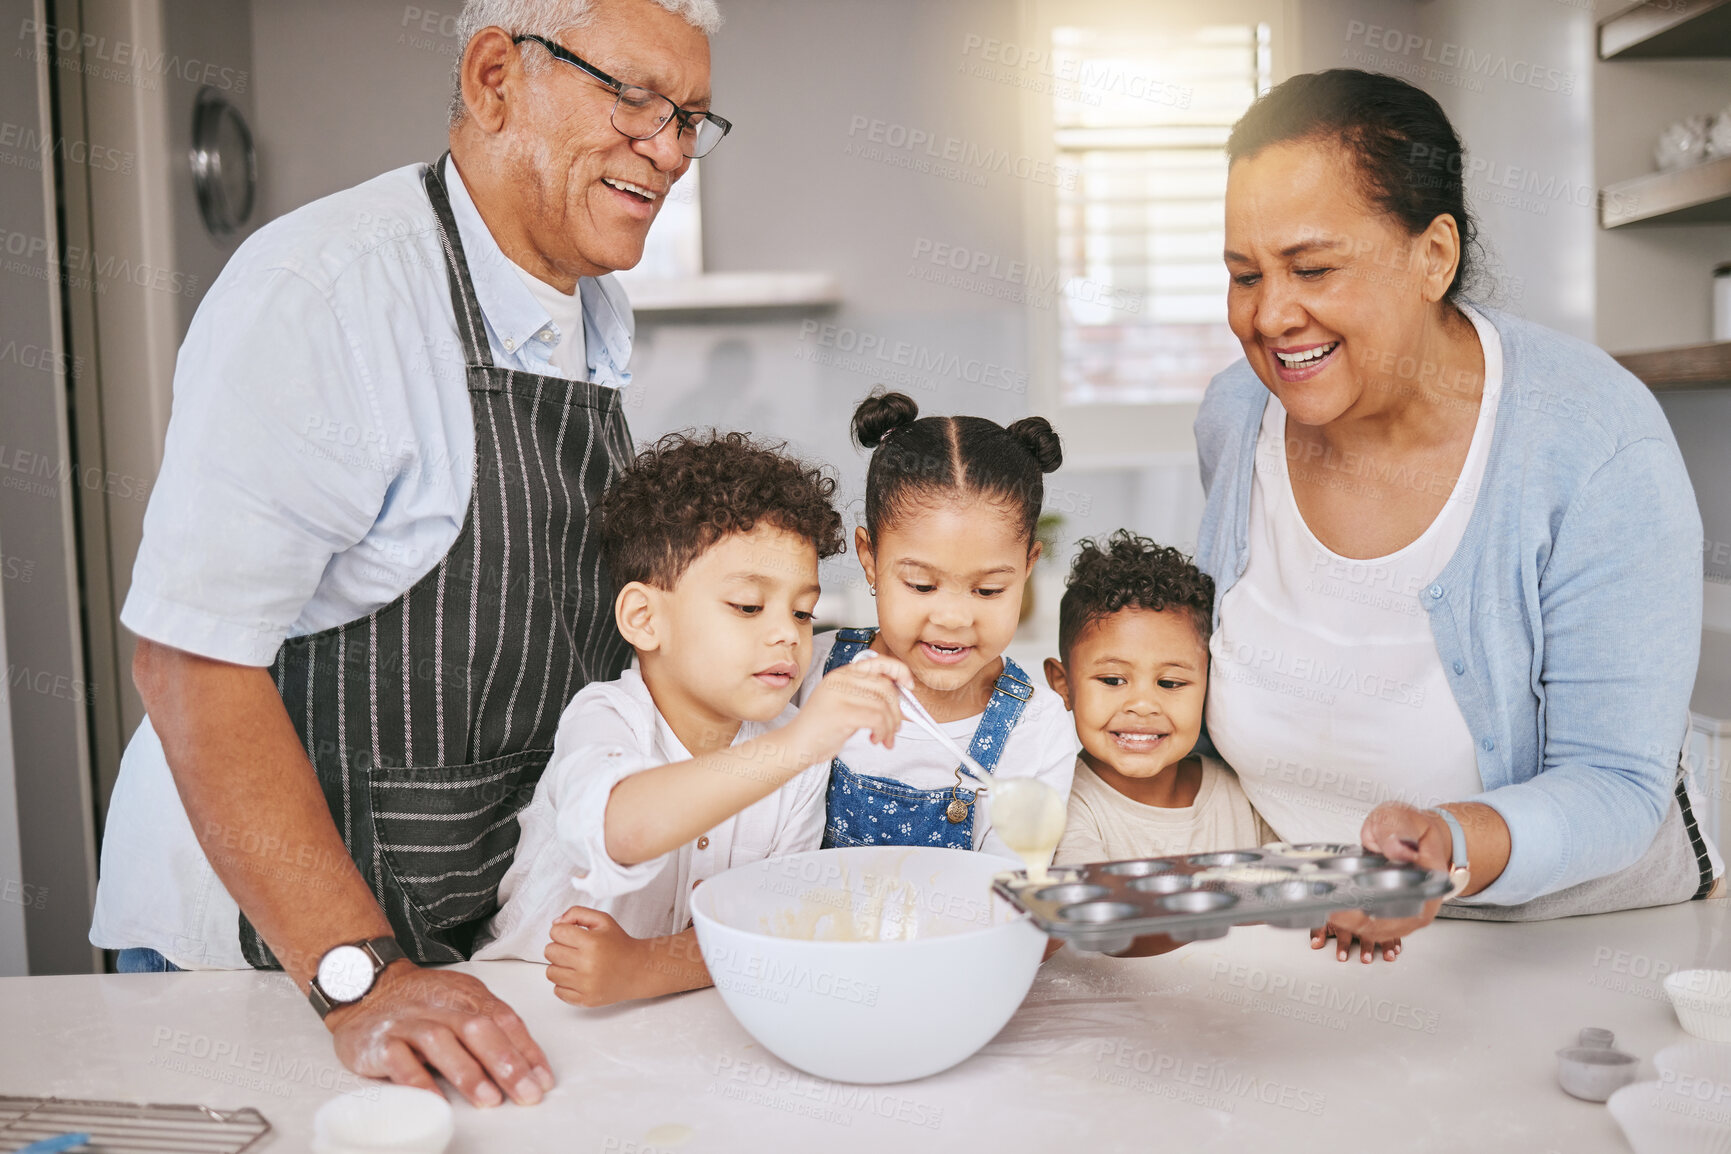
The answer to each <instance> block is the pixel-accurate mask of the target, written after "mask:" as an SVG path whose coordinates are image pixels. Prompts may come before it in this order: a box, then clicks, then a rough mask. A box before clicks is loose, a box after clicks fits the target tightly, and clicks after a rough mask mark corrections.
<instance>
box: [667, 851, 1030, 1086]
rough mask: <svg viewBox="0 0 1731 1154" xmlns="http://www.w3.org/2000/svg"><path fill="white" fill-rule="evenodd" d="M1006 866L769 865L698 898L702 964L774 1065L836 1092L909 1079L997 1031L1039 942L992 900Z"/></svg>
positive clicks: (855, 859)
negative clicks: (829, 1083) (839, 1087)
mask: <svg viewBox="0 0 1731 1154" xmlns="http://www.w3.org/2000/svg"><path fill="white" fill-rule="evenodd" d="M1006 868H1009V867H1008V863H1006V862H1004V861H1002V860H1000V859H999V858H996V857H993V856H991V855H988V854H979V853H970V852H968V851H966V850H955V849H934V848H930V847H924V846H860V847H850V848H846V849H827V850H813V851H811V852H809V853H800V854H790V855H789V856H787V857H782V858H771V859H769V860H767V861H760V862H754V863H752V864H751V865H747V866H741V867H740V868H738V869H733V870H729V871H728V872H726V873H724V874H720V875H718V876H716V877H713V878H710V879H709V880H707V881H705V882H704V883H703V884H702V885H700V886H698V887H697V892H696V893H695V894H694V895H692V900H691V912H692V920H693V921H694V922H695V923H696V926H697V941H698V945H699V947H700V948H701V949H702V951H703V960H704V962H705V963H706V964H707V965H708V967H709V973H710V976H711V977H712V978H714V979H715V986H716V989H718V990H720V991H721V997H722V1000H723V1001H725V1002H726V1003H727V1008H728V1009H729V1010H731V1011H733V1016H734V1017H735V1018H738V1019H739V1024H740V1025H742V1026H744V1027H745V1028H746V1030H747V1031H748V1032H749V1033H750V1034H751V1036H752V1037H754V1038H756V1039H757V1040H758V1041H759V1042H761V1043H762V1044H763V1045H764V1046H765V1047H767V1048H768V1049H769V1050H770V1051H771V1052H772V1053H774V1054H775V1055H776V1056H777V1057H779V1058H781V1059H782V1060H783V1061H785V1062H787V1063H788V1064H789V1065H792V1066H797V1067H798V1068H800V1069H801V1070H804V1071H806V1072H807V1073H809V1074H815V1075H817V1076H818V1077H820V1078H828V1079H831V1080H833V1081H838V1082H872V1083H875V1082H902V1081H906V1080H908V1079H910V1078H923V1077H925V1076H926V1075H928V1074H935V1073H937V1072H938V1071H939V1070H945V1069H948V1068H949V1067H951V1066H953V1065H955V1064H956V1063H957V1062H960V1061H962V1060H963V1059H964V1058H967V1057H968V1056H969V1055H971V1054H973V1053H974V1051H976V1050H978V1049H979V1048H980V1047H981V1046H983V1045H985V1044H986V1043H987V1042H988V1041H990V1040H991V1039H992V1036H993V1035H994V1034H996V1033H997V1032H998V1031H999V1030H1001V1029H1002V1028H1003V1026H1004V1023H1005V1022H1008V1021H1009V1020H1010V1015H1012V1014H1014V1013H1015V1012H1016V1007H1018V1006H1020V1005H1021V1004H1022V999H1023V997H1025V996H1026V995H1027V992H1028V987H1029V986H1030V985H1032V984H1033V981H1034V972H1035V971H1036V970H1037V969H1039V966H1040V955H1041V952H1042V950H1043V949H1044V948H1045V943H1046V937H1045V935H1044V934H1042V933H1041V932H1040V931H1039V930H1038V929H1036V928H1035V927H1034V925H1033V923H1031V922H1030V921H1029V920H1028V917H1027V915H1026V914H1023V913H1021V912H1019V911H1017V910H1016V909H1014V908H1013V907H1012V906H1010V905H1009V904H1008V903H1006V902H1004V901H1003V900H1002V899H1000V898H998V897H996V896H995V895H993V894H992V892H991V881H992V877H993V875H994V874H997V873H998V872H1000V871H1002V870H1004V869H1006Z"/></svg>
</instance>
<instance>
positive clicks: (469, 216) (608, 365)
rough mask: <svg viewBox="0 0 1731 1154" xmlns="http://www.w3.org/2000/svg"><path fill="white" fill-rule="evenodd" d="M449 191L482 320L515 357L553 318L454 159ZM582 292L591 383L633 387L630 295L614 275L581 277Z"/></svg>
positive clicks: (447, 173) (447, 181) (449, 169)
mask: <svg viewBox="0 0 1731 1154" xmlns="http://www.w3.org/2000/svg"><path fill="white" fill-rule="evenodd" d="M453 177H454V178H455V179H453ZM445 187H446V189H447V190H448V192H449V194H450V198H451V213H452V215H453V216H455V217H456V220H457V235H458V237H459V238H460V239H461V240H462V242H463V254H464V256H465V257H466V258H467V260H468V263H469V279H470V281H471V282H473V284H474V286H475V300H476V303H478V304H479V305H480V306H481V315H482V317H483V318H484V319H485V320H486V322H487V327H488V328H489V329H490V330H492V335H493V338H494V340H495V343H496V344H497V345H499V346H501V347H503V348H504V349H505V351H506V352H507V353H510V354H512V355H515V354H516V352H517V350H519V349H521V348H523V347H524V346H525V345H526V344H527V343H528V342H529V341H530V340H532V339H534V337H535V334H537V333H539V332H540V331H541V330H542V329H543V328H545V327H546V326H547V325H548V324H549V323H550V322H551V321H552V319H553V318H552V317H551V316H549V315H548V313H547V310H546V309H544V308H542V307H541V303H540V302H539V301H537V300H536V299H535V294H534V293H532V292H530V291H529V288H528V286H527V285H525V284H524V283H523V282H522V280H521V279H519V278H518V276H517V274H516V273H515V272H513V271H512V269H511V267H510V265H509V263H508V262H509V258H508V257H506V255H505V252H504V250H503V249H501V248H500V247H499V244H498V242H497V241H495V240H494V239H493V233H492V230H490V229H489V228H488V227H487V222H486V221H485V220H483V219H482V217H481V210H480V209H478V208H476V207H475V202H474V200H473V199H472V198H471V197H470V196H469V189H468V187H467V186H466V185H465V184H464V183H463V174H462V173H461V172H458V171H457V162H456V160H455V159H453V158H450V157H447V158H446V162H445ZM577 291H578V292H579V294H581V296H582V300H583V335H584V345H585V359H586V360H588V362H589V372H590V379H592V380H593V381H594V382H595V383H596V384H601V385H608V386H611V387H614V388H619V387H622V386H624V385H626V384H628V383H629V382H630V380H631V373H630V372H629V371H628V369H627V366H628V365H629V363H630V361H631V344H632V337H633V334H634V331H635V324H634V322H633V318H632V315H631V306H630V304H629V303H628V302H627V301H626V299H625V294H624V293H623V292H622V291H621V290H620V288H619V286H618V284H617V283H616V282H615V281H614V279H613V277H612V276H611V275H608V276H603V277H580V278H578V281H577Z"/></svg>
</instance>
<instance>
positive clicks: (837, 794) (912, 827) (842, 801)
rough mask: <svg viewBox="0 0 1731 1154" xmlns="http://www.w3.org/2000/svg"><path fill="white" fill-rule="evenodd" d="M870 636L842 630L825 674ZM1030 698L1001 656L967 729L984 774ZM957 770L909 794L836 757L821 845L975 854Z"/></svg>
mask: <svg viewBox="0 0 1731 1154" xmlns="http://www.w3.org/2000/svg"><path fill="white" fill-rule="evenodd" d="M876 636H877V630H875V629H841V630H838V631H837V632H836V639H835V648H834V649H832V650H830V654H829V661H827V662H826V663H825V664H824V670H823V671H824V672H825V673H828V672H829V671H830V670H832V669H836V668H839V667H840V666H843V665H846V664H847V663H848V662H850V661H852V660H853V659H854V656H855V655H856V654H858V653H859V652H860V651H861V650H862V649H865V648H867V647H868V646H870V645H871V643H872V638H874V637H876ZM1033 696H1034V686H1033V684H1032V683H1031V682H1030V681H1029V680H1028V678H1027V675H1026V674H1024V673H1023V672H1022V670H1021V667H1020V666H1018V665H1017V664H1016V663H1015V662H1014V661H1011V660H1010V659H1009V658H1008V657H1006V658H1004V671H1003V673H1001V674H999V675H998V681H997V684H996V685H995V686H994V687H993V689H992V699H991V700H990V701H988V702H987V703H986V712H985V715H984V716H982V717H981V718H980V724H979V725H978V726H977V727H976V728H975V729H974V737H973V740H972V742H971V743H970V744H969V746H968V752H969V753H970V754H972V755H973V758H974V760H975V761H977V762H979V763H980V765H981V767H982V768H984V769H985V770H986V771H987V772H988V773H990V772H993V771H995V770H996V769H997V767H998V757H999V755H1000V754H1002V753H1003V751H1004V745H1005V743H1006V742H1008V741H1009V739H1010V730H1012V729H1014V728H1016V722H1018V721H1020V720H1021V719H1022V709H1023V707H1024V706H1026V705H1027V704H1028V699H1029V698H1031V697H1033ZM962 773H963V770H962V768H961V767H960V766H957V767H956V784H955V785H954V786H953V787H951V788H949V789H915V788H914V787H913V786H911V785H906V784H904V783H902V782H899V781H896V780H895V779H894V778H889V777H867V776H865V775H864V774H860V773H855V772H854V771H853V770H851V769H849V768H848V767H847V766H846V765H844V764H842V760H841V758H839V757H838V758H836V759H835V760H834V761H832V762H830V765H829V798H828V802H827V806H826V810H827V816H826V818H825V820H824V827H823V847H824V848H825V849H830V848H832V847H834V846H849V845H935V846H942V847H945V848H947V849H968V850H971V849H973V848H974V804H973V803H974V800H975V796H976V794H975V791H974V790H969V789H964V788H963V787H962Z"/></svg>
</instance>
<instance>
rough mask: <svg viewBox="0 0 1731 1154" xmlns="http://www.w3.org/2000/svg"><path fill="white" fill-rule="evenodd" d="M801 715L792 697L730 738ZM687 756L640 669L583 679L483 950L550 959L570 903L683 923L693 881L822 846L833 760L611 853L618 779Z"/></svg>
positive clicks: (645, 924) (641, 932) (622, 921)
mask: <svg viewBox="0 0 1731 1154" xmlns="http://www.w3.org/2000/svg"><path fill="white" fill-rule="evenodd" d="M793 716H794V709H793V707H792V706H791V705H790V706H788V708H787V709H785V710H783V711H782V714H781V716H780V717H777V718H776V719H775V721H773V722H772V723H770V724H768V725H765V724H763V723H761V722H754V721H747V722H744V723H743V724H741V725H740V727H739V733H738V735H737V736H735V737H734V739H733V744H734V745H738V744H740V743H741V742H745V741H750V740H752V739H753V738H755V737H759V736H761V735H762V734H764V733H767V732H769V731H770V730H772V729H777V728H779V727H781V726H783V725H786V724H787V723H788V722H789V721H791V720H792V719H793ZM690 758H691V754H690V753H689V752H687V751H686V748H685V746H684V745H682V744H681V743H680V741H679V738H678V737H677V736H675V735H674V732H673V730H672V728H671V727H669V726H668V724H667V721H666V719H664V718H663V717H662V716H661V712H660V710H658V709H656V708H655V701H654V699H652V698H651V697H650V696H649V687H648V686H647V685H645V684H644V683H643V678H642V676H641V675H639V674H638V672H637V670H636V669H627V670H626V671H625V673H624V674H623V675H622V676H621V677H620V678H619V680H617V681H608V682H600V683H597V684H594V685H588V686H585V687H584V688H583V690H582V692H580V693H578V694H577V696H576V697H574V698H572V699H571V704H570V705H568V706H566V707H565V712H564V713H563V714H561V715H560V717H559V732H558V734H557V736H556V737H555V738H554V739H553V759H552V761H550V762H549V763H548V765H547V771H546V772H545V773H543V774H542V775H541V780H540V782H538V783H537V784H536V786H535V796H534V797H533V798H532V799H531V800H530V802H529V804H528V805H527V806H526V807H524V809H523V812H522V813H520V814H518V815H517V821H518V824H519V826H520V827H521V830H522V837H521V840H519V841H518V842H517V853H516V856H515V857H514V858H513V859H512V861H511V868H510V870H509V871H507V872H506V874H505V880H504V881H503V882H501V883H500V884H499V904H500V909H499V912H498V913H497V914H495V915H494V916H493V920H492V921H491V922H490V923H489V924H488V926H487V932H486V938H487V939H488V940H487V941H486V944H485V945H483V946H482V947H481V948H480V949H478V950H476V951H475V955H474V956H475V960H476V961H482V960H485V959H488V958H527V959H528V960H530V961H535V962H541V961H545V960H546V958H545V957H544V955H543V951H544V950H545V949H546V948H547V943H548V941H549V940H551V934H550V929H551V927H552V925H553V919H554V918H556V917H558V916H559V915H560V914H562V913H564V912H565V911H566V910H567V909H569V908H570V907H572V906H588V907H589V908H591V909H597V910H601V911H603V912H605V913H608V914H611V915H613V919H614V920H615V921H617V922H618V923H619V925H620V927H621V928H622V929H624V930H625V932H626V933H628V934H630V935H631V936H632V937H635V938H649V937H660V936H662V935H665V934H675V933H679V932H680V931H681V930H683V929H685V927H686V926H687V925H689V924H690V922H691V908H690V897H691V891H692V890H693V889H694V888H696V886H697V883H698V882H700V881H702V880H703V879H704V878H709V877H714V876H715V875H716V874H718V873H722V872H724V871H726V870H730V869H732V868H733V867H735V866H741V865H748V864H750V863H751V862H754V861H760V860H762V859H763V858H767V857H776V856H779V855H781V854H789V853H799V852H801V851H803V850H808V849H816V848H817V847H818V845H819V844H820V843H821V842H822V841H823V805H824V795H825V793H827V792H828V786H829V767H828V766H827V765H816V766H813V767H811V768H810V769H807V770H805V771H803V772H802V773H800V774H799V775H798V776H797V777H795V778H794V779H793V780H791V781H789V782H788V783H787V784H786V785H784V786H782V787H781V788H780V789H778V790H776V791H775V792H774V793H772V794H770V795H769V796H768V797H766V798H763V799H762V800H760V801H757V802H754V803H752V804H751V805H749V806H747V807H746V808H745V809H743V810H741V811H740V812H738V813H736V814H734V815H733V816H732V817H730V818H727V819H726V820H725V821H723V822H721V823H720V824H719V825H717V826H716V827H715V828H714V829H711V830H710V831H709V832H708V833H706V834H704V835H703V836H702V837H700V838H698V839H696V840H695V841H691V842H687V843H686V844H685V845H682V846H680V847H679V848H678V849H677V850H675V851H673V852H672V853H667V854H663V855H662V856H661V857H658V858H655V859H654V860H652V861H646V862H640V863H638V864H637V865H632V866H622V865H620V864H619V863H618V862H616V861H614V860H613V859H612V858H611V857H609V856H608V854H607V848H606V834H605V829H604V822H605V818H606V814H607V799H608V797H609V796H610V795H611V794H612V792H613V787H614V786H616V785H618V784H619V783H620V782H621V781H623V780H625V779H626V778H627V777H630V776H631V775H632V774H634V773H640V772H642V771H643V770H646V769H653V768H654V767H656V766H658V765H669V764H672V763H673V762H678V761H688V760H690Z"/></svg>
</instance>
